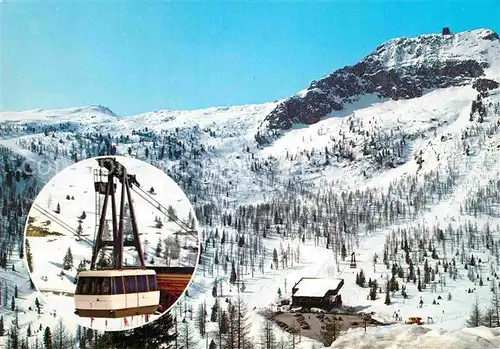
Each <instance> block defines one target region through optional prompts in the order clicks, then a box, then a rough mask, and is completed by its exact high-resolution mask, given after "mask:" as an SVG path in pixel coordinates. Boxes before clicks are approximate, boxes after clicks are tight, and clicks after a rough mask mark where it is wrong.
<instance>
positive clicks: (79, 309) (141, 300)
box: [75, 269, 160, 318]
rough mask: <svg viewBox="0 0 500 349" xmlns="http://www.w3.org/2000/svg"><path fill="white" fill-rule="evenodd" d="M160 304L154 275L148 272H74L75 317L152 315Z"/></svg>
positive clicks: (144, 270)
mask: <svg viewBox="0 0 500 349" xmlns="http://www.w3.org/2000/svg"><path fill="white" fill-rule="evenodd" d="M159 302H160V291H159V289H158V284H157V280H156V272H155V271H154V270H150V269H123V270H89V271H81V272H80V273H78V282H77V287H76V292H75V314H76V315H78V316H80V317H94V318H122V317H127V316H135V315H148V314H153V313H154V312H155V311H156V310H157V309H158V305H159Z"/></svg>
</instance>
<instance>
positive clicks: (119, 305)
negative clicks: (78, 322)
mask: <svg viewBox="0 0 500 349" xmlns="http://www.w3.org/2000/svg"><path fill="white" fill-rule="evenodd" d="M97 162H98V164H99V166H100V167H102V168H104V169H105V170H107V174H106V175H104V174H103V173H102V169H99V170H96V171H94V188H95V192H96V196H97V197H96V208H97V210H96V213H97V212H99V209H100V197H101V196H104V198H103V202H102V209H101V215H100V217H99V221H98V222H97V223H98V225H97V233H96V236H95V239H94V246H93V252H92V258H91V261H90V270H87V271H81V272H79V273H78V275H77V279H78V282H77V286H76V290H75V296H74V299H75V314H76V315H78V316H80V317H90V318H121V317H127V316H134V315H150V314H153V313H154V312H155V311H156V310H157V309H158V305H159V302H160V291H159V289H158V284H157V278H156V272H155V270H152V269H148V268H146V263H145V260H144V254H143V251H142V247H141V241H140V238H139V229H138V227H137V219H136V218H137V217H136V215H135V211H134V205H133V201H132V195H131V187H132V186H137V187H139V186H140V185H139V182H137V180H136V178H135V176H133V175H130V174H128V173H127V170H126V169H125V167H124V166H123V165H122V164H120V163H119V162H118V161H116V159H114V158H99V159H97ZM104 179H106V180H104ZM117 182H119V183H120V184H121V193H120V202H119V204H120V206H119V213H118V207H117V202H116V189H117ZM109 201H111V223H112V227H113V228H112V240H111V241H110V240H105V239H104V236H103V235H104V232H105V229H106V227H107V224H106V216H107V211H108V206H109ZM125 202H128V206H129V213H130V219H131V222H132V234H133V237H134V238H133V240H132V241H129V242H127V243H126V245H128V246H133V247H135V249H136V251H137V253H138V257H139V258H138V260H139V264H140V265H139V266H132V267H127V268H125V267H124V265H123V247H124V245H125V244H124V241H123V239H124V228H125V227H124V225H125ZM109 246H111V247H112V262H111V265H110V266H105V267H101V266H99V265H98V263H97V259H98V257H99V253H100V251H101V250H102V249H103V248H106V247H109Z"/></svg>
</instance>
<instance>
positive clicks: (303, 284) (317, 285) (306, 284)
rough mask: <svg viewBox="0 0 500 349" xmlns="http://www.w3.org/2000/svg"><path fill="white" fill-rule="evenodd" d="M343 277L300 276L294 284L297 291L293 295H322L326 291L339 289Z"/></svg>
mask: <svg viewBox="0 0 500 349" xmlns="http://www.w3.org/2000/svg"><path fill="white" fill-rule="evenodd" d="M343 281H344V279H333V278H302V279H300V281H299V282H298V283H297V284H296V285H295V286H294V288H296V289H297V291H296V292H295V293H294V294H293V297H323V296H324V295H325V294H326V293H327V292H328V291H330V290H336V289H340V287H339V286H340V285H341V283H342V282H343Z"/></svg>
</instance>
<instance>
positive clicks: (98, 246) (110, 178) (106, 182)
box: [90, 158, 146, 270]
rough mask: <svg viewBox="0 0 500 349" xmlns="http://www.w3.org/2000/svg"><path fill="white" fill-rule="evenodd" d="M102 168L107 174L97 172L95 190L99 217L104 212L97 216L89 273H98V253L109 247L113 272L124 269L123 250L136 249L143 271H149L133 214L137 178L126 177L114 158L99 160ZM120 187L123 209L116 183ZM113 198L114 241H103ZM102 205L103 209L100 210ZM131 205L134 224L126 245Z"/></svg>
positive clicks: (124, 171)
mask: <svg viewBox="0 0 500 349" xmlns="http://www.w3.org/2000/svg"><path fill="white" fill-rule="evenodd" d="M97 162H98V163H99V166H100V167H102V168H104V169H106V170H107V174H104V173H103V171H102V169H99V170H97V169H96V170H94V188H95V193H96V201H95V202H96V213H97V212H99V210H101V215H100V216H98V215H96V227H97V233H96V236H95V239H94V241H95V242H94V250H93V253H92V259H91V262H90V270H95V269H96V267H97V260H98V257H99V252H100V251H101V250H102V249H103V248H106V247H112V260H113V265H112V266H111V267H112V269H116V270H121V269H123V247H135V250H136V251H137V253H138V257H139V258H138V259H139V263H140V267H141V268H146V264H145V261H144V254H143V251H142V246H141V242H140V237H139V229H138V228H137V219H136V215H135V210H134V204H133V201H132V196H131V188H132V187H133V186H137V187H140V184H139V182H138V181H137V179H136V177H135V176H134V175H130V174H128V173H127V171H126V169H125V167H124V166H123V165H122V164H120V163H119V162H118V161H116V160H115V159H114V158H101V159H97ZM116 180H117V181H118V182H120V183H121V198H120V207H119V212H118V207H117V204H116V189H117V184H116V183H115V181H116ZM110 198H111V224H112V241H109V240H104V238H105V236H104V232H105V230H106V228H107V224H106V223H107V220H106V216H107V210H108V206H109V201H110ZM101 202H102V208H101ZM126 202H127V203H128V207H129V213H130V220H131V222H132V235H133V240H131V241H130V240H127V241H126V242H124V228H125V214H126V213H125V204H126Z"/></svg>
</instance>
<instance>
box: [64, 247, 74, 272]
mask: <svg viewBox="0 0 500 349" xmlns="http://www.w3.org/2000/svg"><path fill="white" fill-rule="evenodd" d="M71 268H73V254H72V253H71V247H68V250H67V251H66V254H65V255H64V259H63V269H64V270H70V269H71Z"/></svg>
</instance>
